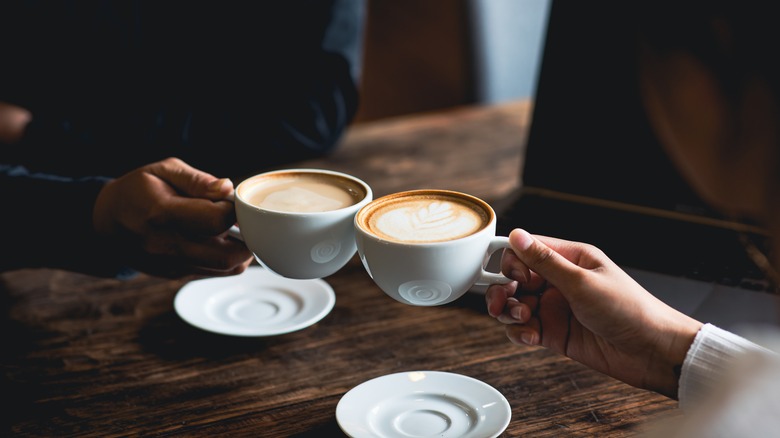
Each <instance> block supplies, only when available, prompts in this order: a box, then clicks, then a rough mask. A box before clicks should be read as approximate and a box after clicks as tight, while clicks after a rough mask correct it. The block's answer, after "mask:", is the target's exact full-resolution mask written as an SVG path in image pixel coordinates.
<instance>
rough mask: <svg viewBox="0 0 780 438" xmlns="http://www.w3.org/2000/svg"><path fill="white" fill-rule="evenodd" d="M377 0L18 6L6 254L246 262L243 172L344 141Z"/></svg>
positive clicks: (7, 260) (37, 258) (222, 270)
mask: <svg viewBox="0 0 780 438" xmlns="http://www.w3.org/2000/svg"><path fill="white" fill-rule="evenodd" d="M364 6H365V5H364V0H288V1H284V2H268V3H262V4H259V5H256V4H253V3H247V2H234V1H229V2H220V3H198V2H184V1H167V2H148V1H141V0H132V1H95V2H81V1H67V0H66V1H22V0H19V1H11V2H7V3H5V4H3V6H1V7H0V39H2V41H3V54H2V64H3V67H2V69H0V151H1V152H0V187H2V190H3V194H4V195H5V196H4V197H5V209H4V213H3V215H2V226H3V228H4V229H5V230H6V233H5V237H3V241H2V245H0V247H1V248H2V252H3V256H2V260H3V261H2V262H1V263H0V271H5V270H11V269H18V268H27V267H50V268H61V269H68V270H74V271H80V272H84V273H88V274H92V275H100V276H119V277H123V276H128V275H133V274H134V273H135V272H136V271H137V270H140V271H144V272H148V273H151V274H154V275H162V276H167V277H177V276H181V275H187V274H192V273H195V274H203V275H219V276H222V275H232V274H237V273H240V272H242V271H243V270H244V269H245V268H246V266H248V264H249V263H250V262H251V259H252V258H251V253H250V252H249V251H248V250H247V249H246V248H245V247H244V245H243V244H242V243H241V242H237V241H235V240H232V239H230V238H228V237H227V235H226V231H227V229H228V228H229V227H230V226H231V225H232V224H233V223H234V222H235V217H234V213H233V205H232V203H231V202H228V201H225V198H226V197H229V196H230V195H231V193H232V190H233V181H238V180H241V179H243V178H245V177H246V176H249V175H252V174H255V173H258V172H261V171H264V170H267V169H270V168H272V167H278V166H282V165H284V164H287V163H291V162H295V161H298V160H304V159H309V158H313V157H319V156H324V155H327V154H328V153H329V152H330V151H332V150H333V149H334V148H335V147H336V146H337V144H338V141H339V139H340V137H341V135H342V133H343V131H344V129H345V128H346V127H347V125H348V124H349V123H350V122H351V120H352V118H353V116H354V115H355V112H356V110H357V104H358V95H357V82H358V80H359V68H358V67H359V61H360V60H359V54H360V47H361V44H360V40H361V38H362V27H363V18H364V17H363V15H364Z"/></svg>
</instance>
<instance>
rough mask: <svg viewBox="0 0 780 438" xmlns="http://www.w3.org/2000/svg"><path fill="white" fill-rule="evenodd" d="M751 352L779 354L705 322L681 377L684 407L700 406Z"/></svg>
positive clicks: (697, 335)
mask: <svg viewBox="0 0 780 438" xmlns="http://www.w3.org/2000/svg"><path fill="white" fill-rule="evenodd" d="M749 354H766V355H773V356H774V355H775V353H773V352H772V351H771V350H768V349H766V348H764V347H761V346H759V345H756V344H755V343H753V342H751V341H749V340H747V339H745V338H743V337H741V336H738V335H736V334H734V333H732V332H729V331H726V330H723V329H721V328H719V327H716V326H714V325H712V324H704V325H703V326H702V328H701V330H699V332H698V333H697V334H696V338H695V339H694V340H693V344H691V348H690V349H689V350H688V353H687V355H686V357H685V361H684V362H683V366H682V374H681V376H680V387H679V389H678V398H679V400H680V408H682V409H685V410H689V409H692V408H694V407H696V406H698V405H699V404H700V403H701V402H702V401H703V400H705V399H706V397H707V396H708V395H710V394H712V393H713V392H714V391H715V390H716V389H717V388H719V387H720V386H722V385H723V382H724V381H725V380H726V379H727V378H729V376H730V374H731V373H733V370H734V368H735V367H736V364H737V363H738V362H739V361H741V360H742V359H744V358H745V356H746V355H749Z"/></svg>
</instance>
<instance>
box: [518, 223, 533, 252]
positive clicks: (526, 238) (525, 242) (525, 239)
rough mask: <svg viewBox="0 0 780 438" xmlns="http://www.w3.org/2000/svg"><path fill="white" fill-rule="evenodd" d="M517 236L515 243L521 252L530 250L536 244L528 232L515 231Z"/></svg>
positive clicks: (519, 229) (520, 229)
mask: <svg viewBox="0 0 780 438" xmlns="http://www.w3.org/2000/svg"><path fill="white" fill-rule="evenodd" d="M515 235H516V236H517V237H516V238H515V243H516V244H517V248H518V249H519V250H521V251H524V250H526V249H528V248H529V247H530V246H531V244H533V243H534V238H533V237H531V235H530V234H528V231H526V230H524V229H522V228H518V229H517V231H515Z"/></svg>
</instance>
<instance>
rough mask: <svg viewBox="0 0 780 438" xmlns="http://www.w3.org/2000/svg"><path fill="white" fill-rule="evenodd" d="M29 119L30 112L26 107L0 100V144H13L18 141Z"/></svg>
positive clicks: (30, 117)
mask: <svg viewBox="0 0 780 438" xmlns="http://www.w3.org/2000/svg"><path fill="white" fill-rule="evenodd" d="M31 120H32V114H30V112H29V111H27V110H26V109H24V108H22V107H19V106H16V105H12V104H10V103H6V102H0V144H13V143H16V142H17V141H19V139H21V138H22V134H24V129H25V127H26V126H27V124H28V123H30V121H31Z"/></svg>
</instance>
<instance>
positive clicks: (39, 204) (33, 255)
mask: <svg viewBox="0 0 780 438" xmlns="http://www.w3.org/2000/svg"><path fill="white" fill-rule="evenodd" d="M107 181H108V179H107V178H101V177H86V178H70V177H61V176H54V175H48V174H41V173H33V172H30V171H28V170H27V169H26V168H24V167H22V166H14V165H8V164H0V187H2V192H3V194H4V199H3V203H4V205H5V208H4V213H3V214H2V215H1V216H0V217H2V225H3V230H4V232H3V237H2V241H3V243H2V245H0V247H1V248H2V253H3V257H0V260H2V261H0V270H2V271H8V270H13V269H21V268H40V267H49V268H60V269H67V270H73V271H78V272H83V273H87V274H92V275H99V276H124V275H129V274H132V273H133V271H132V270H130V269H128V268H127V267H126V266H124V265H123V264H122V263H121V262H120V260H118V259H117V257H115V256H114V255H113V252H112V251H111V248H110V247H107V246H106V245H104V243H103V242H102V241H101V239H100V238H99V236H98V235H97V234H95V232H94V230H93V227H92V208H93V205H94V204H95V199H96V198H97V195H98V193H99V192H100V190H101V189H102V188H103V186H104V185H105V183H106V182H107Z"/></svg>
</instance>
